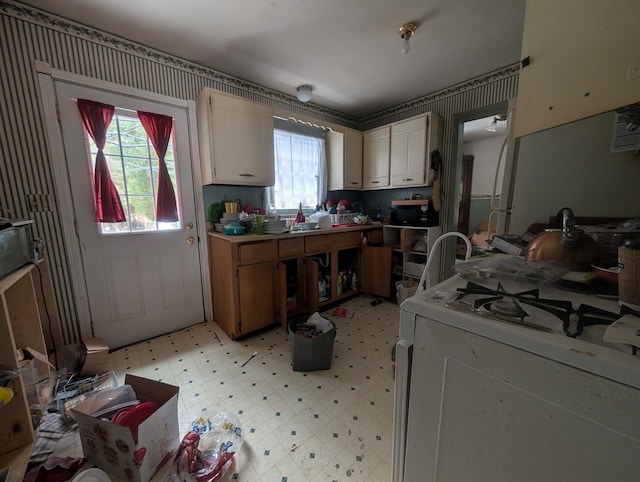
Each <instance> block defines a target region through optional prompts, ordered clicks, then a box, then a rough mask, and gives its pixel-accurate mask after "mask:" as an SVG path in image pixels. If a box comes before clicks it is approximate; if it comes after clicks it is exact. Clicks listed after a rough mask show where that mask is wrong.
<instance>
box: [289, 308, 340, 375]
mask: <svg viewBox="0 0 640 482" xmlns="http://www.w3.org/2000/svg"><path fill="white" fill-rule="evenodd" d="M307 318H308V317H307V316H304V317H297V318H292V319H291V320H290V321H289V348H290V349H291V367H292V368H293V371H296V372H309V371H314V370H328V369H329V368H331V359H332V358H333V342H334V340H335V338H336V327H335V325H334V324H333V322H331V325H332V326H333V328H331V330H329V331H326V332H324V333H321V334H320V335H317V336H314V337H313V338H308V337H306V336H302V335H298V334H297V333H296V332H297V327H298V324H300V323H305V322H306V321H307Z"/></svg>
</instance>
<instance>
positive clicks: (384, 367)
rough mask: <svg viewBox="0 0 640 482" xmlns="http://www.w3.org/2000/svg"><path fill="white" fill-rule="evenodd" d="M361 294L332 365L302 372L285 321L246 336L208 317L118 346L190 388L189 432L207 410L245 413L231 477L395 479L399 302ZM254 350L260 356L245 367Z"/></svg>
mask: <svg viewBox="0 0 640 482" xmlns="http://www.w3.org/2000/svg"><path fill="white" fill-rule="evenodd" d="M372 299H373V298H371V297H369V296H358V297H356V298H352V299H350V300H347V301H345V302H344V303H342V304H341V305H340V306H342V307H346V308H349V309H351V310H353V312H354V316H353V317H352V318H341V317H335V316H332V314H331V313H332V311H333V308H331V309H329V310H327V311H325V312H322V313H321V314H322V315H323V316H324V317H326V318H329V319H330V320H332V321H333V322H334V323H335V325H336V332H337V335H336V339H335V343H334V349H333V359H332V363H331V369H329V370H320V371H311V372H296V371H293V370H292V367H291V351H290V347H289V342H288V335H287V332H286V330H284V329H283V328H281V327H277V328H272V329H269V330H268V331H265V332H262V333H259V334H256V335H253V336H250V337H248V338H246V339H243V340H239V341H232V340H230V339H229V338H228V337H227V336H226V335H225V334H224V333H223V332H222V330H221V329H220V328H219V327H218V326H217V325H216V324H215V323H209V324H202V325H197V326H195V327H191V328H188V329H186V330H183V331H181V332H178V333H173V334H171V335H165V336H161V337H158V338H155V339H152V340H149V341H145V342H142V343H139V344H137V345H134V346H130V347H127V348H123V349H120V350H117V351H114V352H113V353H111V354H110V360H111V362H112V365H113V368H114V370H115V372H116V374H117V375H118V379H119V380H120V381H121V382H122V381H123V379H124V375H125V373H134V374H136V375H141V376H144V377H147V378H151V379H155V380H161V381H164V382H167V383H170V384H174V385H178V386H179V387H180V395H179V398H178V417H179V421H180V427H181V434H180V435H181V436H183V435H184V434H185V433H186V432H187V430H188V429H189V426H190V423H191V421H192V420H193V419H194V418H195V417H196V416H199V415H201V414H202V413H212V412H215V411H227V412H232V413H235V414H237V416H238V418H239V419H240V422H241V428H242V430H243V435H244V443H243V446H242V448H241V449H240V451H239V452H238V453H237V454H236V462H235V465H234V467H233V468H232V470H231V471H230V472H229V473H228V474H227V475H226V476H225V478H224V480H225V481H234V480H238V481H242V482H249V481H252V482H253V481H256V482H258V481H260V482H272V481H273V482H297V481H329V482H330V481H340V482H342V481H365V480H366V481H380V482H389V480H390V478H391V433H392V408H393V383H394V382H393V362H392V360H391V350H392V347H393V344H394V342H395V341H396V337H397V332H398V320H399V308H398V306H397V305H396V304H394V303H391V302H388V301H385V302H383V303H382V304H380V305H377V306H375V307H372V306H371V301H372ZM253 352H257V355H256V356H255V357H254V358H252V359H251V360H250V361H248V363H246V365H245V366H244V367H242V364H243V363H245V362H246V361H247V360H248V359H249V357H250V356H251V354H252V353H253Z"/></svg>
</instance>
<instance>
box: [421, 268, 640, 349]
mask: <svg viewBox="0 0 640 482" xmlns="http://www.w3.org/2000/svg"><path fill="white" fill-rule="evenodd" d="M421 296H422V297H425V299H424V301H425V302H427V303H439V304H443V305H444V306H445V307H446V308H447V309H448V310H451V312H452V313H453V312H462V313H468V314H471V315H473V316H478V317H482V318H485V319H490V320H495V321H499V322H503V323H508V324H511V325H516V326H521V327H523V329H532V330H536V331H540V332H546V333H552V334H557V335H561V336H566V337H570V338H574V339H579V340H582V341H586V342H590V343H595V344H598V345H601V346H607V347H610V348H613V349H616V350H618V351H623V352H626V353H630V354H633V355H636V353H637V348H636V347H635V346H632V345H627V344H620V343H607V342H605V341H604V340H603V337H604V332H605V330H606V328H607V327H608V326H609V325H611V324H612V323H614V322H615V321H616V320H619V319H620V318H621V317H622V316H624V315H627V316H629V315H630V316H634V317H640V312H637V311H634V310H633V309H631V308H629V307H627V306H625V305H622V306H620V305H619V304H618V302H617V301H616V300H612V299H609V298H608V297H599V296H596V295H589V294H585V293H576V292H573V291H565V290H562V289H559V288H556V287H550V286H533V285H527V284H525V283H521V282H513V281H511V280H499V279H495V278H489V279H481V280H473V281H467V280H465V279H463V278H462V277H461V276H454V277H453V278H451V279H450V280H447V281H446V282H444V283H441V284H440V285H438V286H436V287H435V288H434V289H432V290H428V291H426V292H424V293H418V295H417V298H420V297H421Z"/></svg>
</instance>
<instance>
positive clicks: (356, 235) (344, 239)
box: [331, 231, 361, 249]
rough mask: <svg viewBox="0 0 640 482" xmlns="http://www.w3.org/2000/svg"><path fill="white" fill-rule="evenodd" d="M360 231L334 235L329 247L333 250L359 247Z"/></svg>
mask: <svg viewBox="0 0 640 482" xmlns="http://www.w3.org/2000/svg"><path fill="white" fill-rule="evenodd" d="M360 233H361V231H352V232H350V233H340V234H335V235H334V236H333V239H332V241H331V247H332V248H335V249H342V248H353V247H356V246H359V245H360Z"/></svg>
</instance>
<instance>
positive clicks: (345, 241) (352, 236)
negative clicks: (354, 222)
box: [304, 231, 360, 253]
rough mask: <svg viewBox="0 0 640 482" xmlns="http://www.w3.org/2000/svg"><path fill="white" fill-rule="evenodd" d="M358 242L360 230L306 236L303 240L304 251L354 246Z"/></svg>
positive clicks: (320, 250) (319, 251) (315, 251)
mask: <svg viewBox="0 0 640 482" xmlns="http://www.w3.org/2000/svg"><path fill="white" fill-rule="evenodd" d="M359 244H360V231H351V232H349V233H335V234H325V235H321V236H308V237H307V238H306V239H305V241H304V250H305V253H322V252H325V251H331V250H333V249H343V248H354V247H356V246H359Z"/></svg>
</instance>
